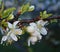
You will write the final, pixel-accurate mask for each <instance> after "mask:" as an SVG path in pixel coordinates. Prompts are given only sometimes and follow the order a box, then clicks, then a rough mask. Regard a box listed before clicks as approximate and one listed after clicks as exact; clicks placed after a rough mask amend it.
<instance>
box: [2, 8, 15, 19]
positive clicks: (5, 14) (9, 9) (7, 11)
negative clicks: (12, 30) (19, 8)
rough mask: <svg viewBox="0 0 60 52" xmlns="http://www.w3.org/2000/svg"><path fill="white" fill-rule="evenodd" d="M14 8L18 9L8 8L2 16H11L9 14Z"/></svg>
mask: <svg viewBox="0 0 60 52" xmlns="http://www.w3.org/2000/svg"><path fill="white" fill-rule="evenodd" d="M14 10H16V8H15V7H12V8H8V9H6V10H4V12H3V14H2V18H6V17H7V16H9V14H10V13H12V12H13V11H14Z"/></svg>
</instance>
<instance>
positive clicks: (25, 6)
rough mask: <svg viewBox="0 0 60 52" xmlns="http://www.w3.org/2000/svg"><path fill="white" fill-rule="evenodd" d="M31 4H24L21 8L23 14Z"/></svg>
mask: <svg viewBox="0 0 60 52" xmlns="http://www.w3.org/2000/svg"><path fill="white" fill-rule="evenodd" d="M29 6H30V3H27V4H24V5H22V7H21V10H20V11H21V14H23V13H25V12H27V11H28V9H29Z"/></svg>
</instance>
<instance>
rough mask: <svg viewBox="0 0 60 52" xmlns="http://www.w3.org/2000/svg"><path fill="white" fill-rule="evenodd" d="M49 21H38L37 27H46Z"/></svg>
mask: <svg viewBox="0 0 60 52" xmlns="http://www.w3.org/2000/svg"><path fill="white" fill-rule="evenodd" d="M47 22H48V21H43V20H39V21H37V25H42V26H44V25H45V24H46V23H47Z"/></svg>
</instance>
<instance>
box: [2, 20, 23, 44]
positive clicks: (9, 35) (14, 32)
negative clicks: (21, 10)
mask: <svg viewBox="0 0 60 52" xmlns="http://www.w3.org/2000/svg"><path fill="white" fill-rule="evenodd" d="M18 22H19V21H15V22H14V23H13V24H11V23H9V22H8V27H9V29H10V30H9V29H8V28H7V31H8V33H7V35H5V36H3V37H2V40H1V44H2V43H3V41H8V42H9V41H11V40H14V41H18V38H17V35H22V30H21V29H16V25H17V23H18Z"/></svg>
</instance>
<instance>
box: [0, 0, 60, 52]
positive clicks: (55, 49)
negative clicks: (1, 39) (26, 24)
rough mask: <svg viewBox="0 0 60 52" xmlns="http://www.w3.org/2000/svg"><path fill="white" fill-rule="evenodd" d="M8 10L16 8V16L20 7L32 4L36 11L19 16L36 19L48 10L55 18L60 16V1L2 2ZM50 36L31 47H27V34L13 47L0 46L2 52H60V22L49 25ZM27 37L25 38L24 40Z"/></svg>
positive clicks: (23, 0)
mask: <svg viewBox="0 0 60 52" xmlns="http://www.w3.org/2000/svg"><path fill="white" fill-rule="evenodd" d="M2 1H3V2H4V5H5V9H6V8H10V7H16V8H17V10H16V11H15V12H14V15H16V14H17V11H18V9H19V7H20V6H22V5H23V4H25V3H28V2H30V3H31V5H34V6H35V10H34V11H33V12H30V13H28V12H27V13H25V14H23V15H21V16H19V17H20V18H22V19H27V18H28V19H30V18H35V17H36V16H38V15H39V12H40V11H44V10H46V11H47V12H48V13H52V14H53V16H59V15H60V0H2ZM46 27H48V34H47V35H46V36H43V38H42V40H41V41H40V42H37V43H36V44H35V45H31V46H30V47H27V46H26V43H25V42H27V39H26V37H27V33H26V35H23V36H22V37H21V40H19V41H18V42H15V43H13V44H12V45H9V46H5V45H0V52H60V20H59V19H58V20H57V22H56V23H55V22H54V23H53V24H51V23H50V24H49V25H47V26H46ZM24 37H25V38H24Z"/></svg>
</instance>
